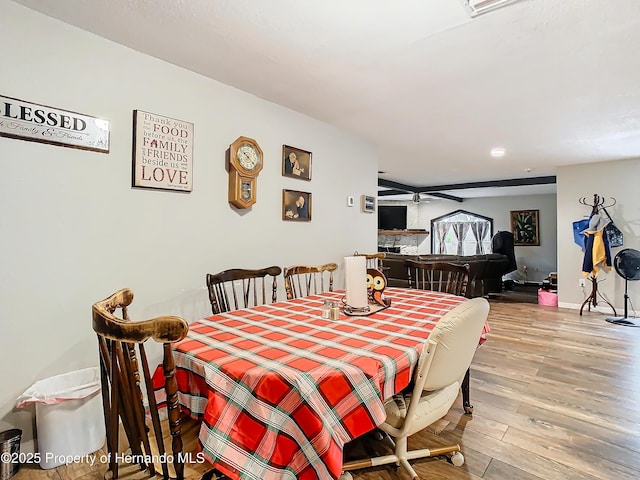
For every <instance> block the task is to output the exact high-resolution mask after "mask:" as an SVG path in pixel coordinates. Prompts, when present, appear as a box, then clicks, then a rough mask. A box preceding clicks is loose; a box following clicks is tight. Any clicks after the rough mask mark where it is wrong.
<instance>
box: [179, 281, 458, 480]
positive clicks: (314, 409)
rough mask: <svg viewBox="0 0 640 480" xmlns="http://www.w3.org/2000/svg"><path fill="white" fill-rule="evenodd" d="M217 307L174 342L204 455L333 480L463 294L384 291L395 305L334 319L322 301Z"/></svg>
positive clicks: (272, 473)
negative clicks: (349, 445) (352, 444)
mask: <svg viewBox="0 0 640 480" xmlns="http://www.w3.org/2000/svg"><path fill="white" fill-rule="evenodd" d="M343 295H344V293H343V292H333V293H327V294H323V295H319V296H311V297H305V298H299V299H296V300H292V301H287V302H279V303H275V304H272V305H264V306H260V307H254V308H250V309H244V310H236V311H232V312H228V313H223V314H220V315H215V316H212V317H209V318H207V319H204V320H200V321H197V322H194V323H192V324H191V325H190V331H189V334H188V336H187V337H186V338H185V339H184V340H182V341H181V342H180V343H178V344H177V345H176V349H175V359H176V365H177V373H176V378H177V380H178V385H179V389H180V398H179V399H180V403H181V404H182V405H183V406H184V407H185V408H187V409H188V410H189V411H190V412H191V414H192V415H193V416H194V417H195V418H200V419H202V420H203V426H202V429H201V431H200V441H201V443H202V446H203V451H204V454H205V456H206V457H207V458H208V459H209V460H210V461H211V462H212V463H213V464H214V465H215V466H216V468H217V469H219V470H220V471H221V472H223V473H225V474H227V475H228V476H229V477H231V478H233V479H240V478H242V479H255V480H282V479H300V480H306V479H313V480H316V479H317V480H328V479H337V478H338V477H339V476H340V473H341V470H342V455H343V453H342V450H343V446H344V444H345V443H346V442H349V441H351V440H353V439H355V438H356V437H358V436H360V435H362V434H364V433H366V432H368V431H370V430H372V429H373V428H375V427H376V426H377V425H379V424H380V423H382V422H383V421H384V419H385V411H384V400H386V399H388V398H389V397H391V396H393V395H394V394H396V393H397V392H399V391H400V390H402V389H403V388H404V387H406V386H407V385H408V384H409V380H410V378H411V376H412V373H413V368H414V366H415V364H416V362H417V359H418V356H419V354H420V350H421V349H422V345H423V343H424V339H425V338H427V337H428V335H429V332H430V331H431V329H432V328H433V327H434V325H435V324H436V322H437V321H438V319H439V318H440V317H441V316H442V315H443V314H445V313H446V312H447V311H449V310H451V309H452V308H453V307H455V306H456V305H458V304H460V303H462V302H464V301H465V299H464V298H461V297H456V296H453V295H448V294H443V293H437V292H429V291H422V290H409V289H398V288H388V289H386V290H385V296H386V297H388V298H391V301H392V303H391V307H389V308H387V309H385V310H382V311H380V312H377V313H375V314H373V315H369V316H363V317H350V316H346V315H344V314H342V315H341V316H340V319H339V320H337V321H336V320H327V319H323V318H321V317H320V307H321V306H322V304H323V302H324V300H325V299H326V298H330V299H333V300H336V301H340V300H341V298H342V296H343Z"/></svg>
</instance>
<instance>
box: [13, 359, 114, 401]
mask: <svg viewBox="0 0 640 480" xmlns="http://www.w3.org/2000/svg"><path fill="white" fill-rule="evenodd" d="M100 388H101V384H100V370H99V369H98V367H91V368H85V369H84V370H77V371H74V372H69V373H64V374H62V375H57V376H55V377H50V378H46V379H44V380H39V381H37V382H36V383H34V384H33V385H31V386H30V387H29V388H28V389H27V390H25V392H24V393H23V394H22V395H20V396H19V397H18V399H17V400H16V407H17V408H23V407H25V406H27V405H29V404H31V403H39V404H44V405H55V404H57V403H61V402H64V401H66V400H78V399H81V398H86V397H88V396H90V395H93V394H94V393H96V392H97V391H99V390H100Z"/></svg>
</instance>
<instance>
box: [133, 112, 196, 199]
mask: <svg viewBox="0 0 640 480" xmlns="http://www.w3.org/2000/svg"><path fill="white" fill-rule="evenodd" d="M192 166H193V123H189V122H184V121H182V120H176V119H174V118H169V117H163V116H161V115H155V114H153V113H148V112H143V111H140V110H134V112H133V186H134V187H145V188H159V189H163V190H180V191H184V192H190V191H191V189H192V183H193V179H192Z"/></svg>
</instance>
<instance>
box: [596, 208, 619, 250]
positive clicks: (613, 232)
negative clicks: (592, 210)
mask: <svg viewBox="0 0 640 480" xmlns="http://www.w3.org/2000/svg"><path fill="white" fill-rule="evenodd" d="M601 208H602V211H603V212H604V213H605V214H606V215H607V217H608V218H609V220H611V222H609V224H608V225H607V226H606V227H604V233H605V235H606V236H607V239H608V240H609V247H611V248H613V247H621V246H622V244H623V243H624V238H623V235H622V232H621V231H620V229H619V228H618V227H616V226H615V224H614V223H613V218H611V215H609V212H607V209H606V208H604V207H601Z"/></svg>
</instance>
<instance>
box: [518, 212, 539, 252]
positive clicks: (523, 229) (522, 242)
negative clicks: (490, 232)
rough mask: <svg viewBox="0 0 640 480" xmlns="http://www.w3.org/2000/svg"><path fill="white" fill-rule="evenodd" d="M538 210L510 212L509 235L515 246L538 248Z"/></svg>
mask: <svg viewBox="0 0 640 480" xmlns="http://www.w3.org/2000/svg"><path fill="white" fill-rule="evenodd" d="M538 216H539V211H538V210H511V233H513V244H514V245H516V246H539V245H540V227H539V219H538Z"/></svg>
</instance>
